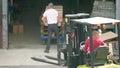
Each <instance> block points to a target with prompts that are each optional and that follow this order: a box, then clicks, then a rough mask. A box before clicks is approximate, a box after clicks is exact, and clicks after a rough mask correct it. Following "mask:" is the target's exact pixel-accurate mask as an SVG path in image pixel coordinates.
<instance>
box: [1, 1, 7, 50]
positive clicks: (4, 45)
mask: <svg viewBox="0 0 120 68" xmlns="http://www.w3.org/2000/svg"><path fill="white" fill-rule="evenodd" d="M2 48H3V49H7V48H8V0H2Z"/></svg>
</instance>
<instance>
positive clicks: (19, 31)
mask: <svg viewBox="0 0 120 68" xmlns="http://www.w3.org/2000/svg"><path fill="white" fill-rule="evenodd" d="M23 33H24V26H23V25H22V24H19V25H18V34H23Z"/></svg>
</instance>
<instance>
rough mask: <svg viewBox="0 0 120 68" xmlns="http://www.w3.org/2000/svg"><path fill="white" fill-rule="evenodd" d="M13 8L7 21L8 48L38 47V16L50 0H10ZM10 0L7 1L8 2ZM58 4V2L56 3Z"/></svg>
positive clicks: (39, 44)
mask: <svg viewBox="0 0 120 68" xmlns="http://www.w3.org/2000/svg"><path fill="white" fill-rule="evenodd" d="M12 1H13V2H12V5H13V7H14V10H13V11H12V12H11V16H10V17H11V18H10V19H11V20H10V23H9V27H8V28H9V29H8V30H9V33H8V36H9V43H8V44H9V49H12V48H39V47H40V46H41V43H40V39H39V38H40V21H39V20H40V16H41V15H42V13H43V12H44V9H45V6H46V5H47V4H48V3H49V2H50V1H49V0H48V1H47V2H46V1H44V0H12ZM10 2H11V0H10V1H9V3H10ZM56 4H59V3H56Z"/></svg>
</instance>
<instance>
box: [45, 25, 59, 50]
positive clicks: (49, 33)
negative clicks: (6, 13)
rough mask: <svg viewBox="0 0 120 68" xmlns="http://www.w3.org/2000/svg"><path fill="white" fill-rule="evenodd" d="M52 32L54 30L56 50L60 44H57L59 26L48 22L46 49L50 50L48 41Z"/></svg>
mask: <svg viewBox="0 0 120 68" xmlns="http://www.w3.org/2000/svg"><path fill="white" fill-rule="evenodd" d="M52 32H55V35H56V39H57V50H58V48H59V47H60V46H59V28H58V26H57V24H48V41H47V46H46V50H50V41H51V34H52Z"/></svg>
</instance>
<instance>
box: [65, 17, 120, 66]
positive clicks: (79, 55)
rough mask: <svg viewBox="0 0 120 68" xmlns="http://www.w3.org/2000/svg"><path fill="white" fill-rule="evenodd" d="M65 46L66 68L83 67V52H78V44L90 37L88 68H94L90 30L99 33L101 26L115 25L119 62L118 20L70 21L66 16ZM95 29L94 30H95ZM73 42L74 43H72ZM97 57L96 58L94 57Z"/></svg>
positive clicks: (92, 18) (119, 21)
mask: <svg viewBox="0 0 120 68" xmlns="http://www.w3.org/2000/svg"><path fill="white" fill-rule="evenodd" d="M66 18H67V19H66V21H65V22H66V46H67V53H68V55H67V67H68V68H77V66H79V65H84V60H83V59H84V56H83V52H82V51H81V50H80V43H81V42H82V41H85V39H86V37H88V36H89V37H90V51H91V57H90V59H91V61H90V63H91V65H90V67H88V68H94V67H95V61H96V60H95V57H94V51H93V44H92V30H94V27H97V28H96V29H97V30H99V29H101V31H102V30H103V28H102V26H101V25H107V24H111V25H116V26H117V29H118V31H117V34H118V37H117V42H118V48H119V49H118V50H119V51H118V57H119V59H118V60H120V36H119V35H120V20H116V19H111V18H105V17H91V18H84V19H70V17H69V16H66ZM96 29H95V30H96ZM72 32H74V38H72V37H71V34H72ZM73 41H74V42H73ZM96 57H97V56H96Z"/></svg>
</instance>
